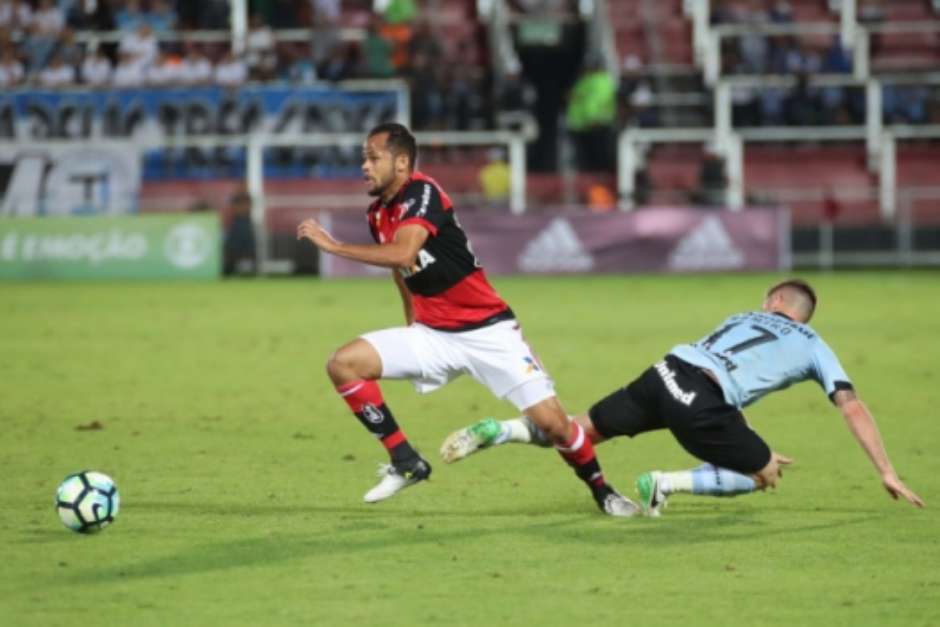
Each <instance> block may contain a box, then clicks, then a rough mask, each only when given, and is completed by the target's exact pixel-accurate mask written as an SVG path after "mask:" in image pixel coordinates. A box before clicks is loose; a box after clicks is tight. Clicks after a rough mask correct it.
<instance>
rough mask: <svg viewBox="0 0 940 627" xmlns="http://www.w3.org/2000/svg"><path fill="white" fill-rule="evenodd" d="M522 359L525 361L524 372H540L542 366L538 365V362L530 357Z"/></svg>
mask: <svg viewBox="0 0 940 627" xmlns="http://www.w3.org/2000/svg"><path fill="white" fill-rule="evenodd" d="M523 361H525V363H526V367H525V373H526V374H532V373H533V372H542V367H541V366H539V362H537V361H535V360H534V359H532V358H531V357H524V358H523Z"/></svg>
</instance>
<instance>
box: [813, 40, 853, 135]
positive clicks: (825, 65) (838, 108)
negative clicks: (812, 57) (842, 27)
mask: <svg viewBox="0 0 940 627" xmlns="http://www.w3.org/2000/svg"><path fill="white" fill-rule="evenodd" d="M820 69H821V71H822V72H823V73H824V74H848V73H850V72H851V71H852V60H851V59H850V58H849V55H848V54H847V53H846V51H845V48H844V47H843V46H842V38H841V37H839V36H838V35H834V36H833V37H832V42H831V43H830V44H829V48H828V49H826V52H825V54H824V56H823V58H822V63H821V66H820ZM819 98H820V103H821V104H822V121H823V123H824V124H849V123H851V121H850V120H849V119H848V118H849V109H848V107H847V103H846V89H845V88H844V87H833V86H830V87H823V88H822V89H821V90H820V93H819Z"/></svg>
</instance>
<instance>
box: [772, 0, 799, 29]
mask: <svg viewBox="0 0 940 627" xmlns="http://www.w3.org/2000/svg"><path fill="white" fill-rule="evenodd" d="M767 16H768V17H769V18H770V21H771V22H772V23H774V24H792V23H793V7H792V6H790V3H789V2H787V0H767Z"/></svg>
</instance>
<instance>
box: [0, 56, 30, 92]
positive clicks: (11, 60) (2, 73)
mask: <svg viewBox="0 0 940 627" xmlns="http://www.w3.org/2000/svg"><path fill="white" fill-rule="evenodd" d="M24 75H25V72H24V69H23V64H22V63H20V60H19V59H17V58H16V53H15V52H14V49H13V46H12V45H7V46H3V47H2V48H0V89H12V88H14V87H18V86H19V85H20V84H21V83H22V82H23V77H24Z"/></svg>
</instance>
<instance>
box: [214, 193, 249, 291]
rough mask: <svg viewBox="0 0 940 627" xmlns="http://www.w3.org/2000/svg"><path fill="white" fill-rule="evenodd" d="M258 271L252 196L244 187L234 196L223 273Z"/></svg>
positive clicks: (224, 253)
mask: <svg viewBox="0 0 940 627" xmlns="http://www.w3.org/2000/svg"><path fill="white" fill-rule="evenodd" d="M257 270H258V254H257V246H256V244H255V229H254V224H252V221H251V194H249V193H248V189H247V188H246V187H244V186H242V187H241V188H240V189H239V190H238V191H237V192H235V194H234V195H233V196H232V198H231V201H230V210H229V216H228V224H227V226H226V228H225V242H224V244H223V247H222V273H223V274H224V275H225V276H231V275H233V274H255V273H256V272H257Z"/></svg>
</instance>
